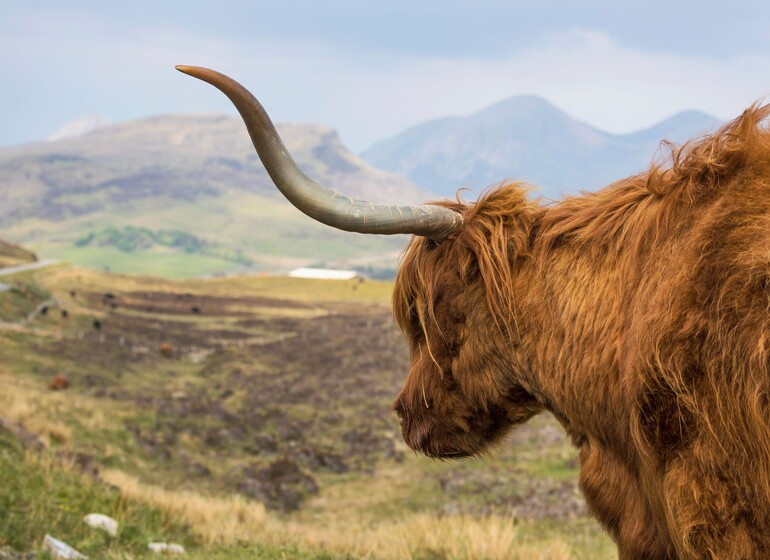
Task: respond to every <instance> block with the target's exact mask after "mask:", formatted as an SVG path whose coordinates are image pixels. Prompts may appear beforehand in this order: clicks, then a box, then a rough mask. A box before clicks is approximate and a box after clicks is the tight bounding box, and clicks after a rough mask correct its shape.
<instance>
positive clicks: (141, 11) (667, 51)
mask: <svg viewBox="0 0 770 560" xmlns="http://www.w3.org/2000/svg"><path fill="white" fill-rule="evenodd" d="M712 4H717V3H712ZM718 4H719V5H715V6H714V7H709V6H708V3H705V2H671V1H668V2H663V1H658V0H654V1H650V2H645V3H634V4H633V5H628V4H625V3H623V2H617V0H616V1H604V2H574V1H573V2H567V1H556V0H540V1H539V2H537V5H536V6H535V2H534V1H532V0H529V1H527V2H511V1H509V2H504V1H489V0H476V1H474V2H458V1H453V0H444V1H441V2H433V1H424V2H419V1H417V0H412V1H410V2H407V1H401V0H390V1H387V2H379V1H370V2H367V1H364V0H359V1H355V2H354V1H348V0H333V1H326V2H323V1H320V0H316V1H315V2H307V1H300V0H282V1H280V2H276V1H273V2H259V1H257V2H246V1H237V0H229V1H228V0H224V1H222V0H220V1H218V2H196V1H189V0H188V1H186V2H161V1H159V0H154V1H146V0H134V1H132V2H125V3H120V4H119V3H109V2H95V1H94V2H85V1H82V2H76V1H71V2H67V1H59V2H54V1H45V0H39V1H35V2H24V1H22V0H19V1H16V2H11V1H8V0H0V71H2V74H3V80H2V87H0V106H2V107H3V109H2V122H3V126H2V127H0V146H3V145H11V144H17V143H22V142H29V141H34V140H37V139H41V138H44V137H46V136H47V135H48V134H50V133H51V132H52V131H54V130H55V129H56V128H58V127H59V126H61V125H62V124H64V123H66V122H68V121H70V120H73V119H75V118H77V117H79V116H81V115H82V114H84V113H88V112H95V113H99V114H102V115H104V116H105V117H107V118H109V119H110V120H112V121H122V120H127V119H133V118H139V117H143V116H147V115H151V114H159V113H169V112H177V113H178V112H228V113H232V112H233V111H232V109H231V108H230V106H229V104H228V102H227V101H226V99H225V98H224V97H223V96H222V95H221V94H219V93H218V92H216V91H214V90H213V89H212V88H210V86H207V85H205V84H202V83H198V82H196V81H194V80H192V79H191V78H189V77H186V76H183V75H181V74H179V73H177V72H175V71H174V70H173V67H174V65H175V64H193V65H203V66H210V67H213V68H216V69H218V70H221V71H224V72H226V73H229V74H230V75H232V76H233V77H234V78H236V79H238V80H239V81H241V82H242V83H243V84H244V85H246V86H247V87H249V88H250V89H251V90H252V91H253V92H254V93H255V95H257V97H259V98H260V99H261V100H262V101H263V103H264V104H265V106H266V107H267V109H268V111H269V112H270V113H271V114H272V115H273V116H274V118H275V119H276V120H279V121H294V122H301V121H313V122H321V123H324V124H327V125H330V126H333V127H335V128H337V129H338V130H339V131H340V134H341V136H342V139H343V141H345V142H346V143H347V144H348V145H349V146H350V147H351V148H353V149H354V150H362V149H364V148H366V147H368V146H369V145H370V144H371V143H372V142H374V141H376V140H379V139H382V138H385V137H388V136H391V135H393V134H395V133H397V132H400V131H401V130H403V129H404V128H405V127H407V126H409V125H412V124H416V123H418V122H421V121H424V120H426V119H429V118H436V117H441V116H446V115H459V114H467V113H471V112H474V111H477V110H479V109H482V108H484V107H485V106H487V105H489V104H491V103H494V102H496V101H499V100H501V99H504V98H506V97H509V96H511V95H515V94H520V93H532V94H536V95H541V96H543V97H545V98H547V99H549V100H550V101H551V102H553V103H555V104H556V105H558V106H559V107H561V108H562V109H564V110H566V111H568V112H570V113H571V114H572V115H574V116H576V117H578V118H581V119H583V120H585V121H587V122H589V123H590V124H593V125H595V126H598V127H601V128H603V129H606V130H610V131H615V132H625V131H630V130H634V129H638V128H641V127H644V126H647V125H650V124H652V123H653V122H655V121H657V120H660V119H662V118H665V117H667V116H669V115H671V114H672V113H674V112H677V111H679V110H682V109H687V108H694V109H700V110H703V111H707V112H710V113H712V114H714V115H715V116H717V117H720V118H723V119H727V118H731V117H733V116H735V115H737V114H738V113H739V112H740V111H741V110H742V109H743V108H745V106H747V105H748V104H750V103H751V102H753V101H754V100H756V99H758V98H761V97H764V96H767V95H768V94H770V2H767V1H764V2H760V1H752V2H748V1H743V0H737V1H735V0H734V1H731V2H720V3H718Z"/></svg>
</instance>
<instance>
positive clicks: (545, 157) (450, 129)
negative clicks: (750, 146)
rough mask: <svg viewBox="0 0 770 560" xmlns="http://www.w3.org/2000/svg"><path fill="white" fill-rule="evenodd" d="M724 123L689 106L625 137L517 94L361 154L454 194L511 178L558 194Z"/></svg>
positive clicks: (606, 178) (644, 162) (615, 175)
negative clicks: (668, 143) (662, 144)
mask: <svg viewBox="0 0 770 560" xmlns="http://www.w3.org/2000/svg"><path fill="white" fill-rule="evenodd" d="M718 124H719V120H718V119H716V118H715V117H712V116H711V115H708V114H706V113H703V112H701V111H695V110H687V111H682V112H680V113H677V114H675V115H672V116H671V117H669V118H667V119H664V120H663V121H660V122H658V123H655V124H653V125H651V126H650V127H647V128H644V129H642V130H638V131H634V132H631V133H626V134H613V133H610V132H606V131H603V130H600V129H599V128H596V127H594V126H592V125H590V124H587V123H585V122H583V121H581V120H579V119H576V118H574V117H572V116H570V115H569V114H567V113H566V112H564V111H562V110H561V109H559V108H558V107H556V106H555V105H553V104H552V103H550V102H549V101H547V100H545V99H543V98H541V97H538V96H533V95H520V96H513V97H510V98H507V99H504V100H502V101H499V102H497V103H494V104H493V105H490V106H489V107H486V108H484V109H482V110H480V111H476V112H474V113H471V114H469V115H466V116H456V117H445V118H441V119H435V120H431V121H426V122H423V123H419V124H417V125H414V126H412V127H410V128H408V129H406V130H405V131H403V132H401V133H399V134H397V135H395V136H393V137H391V138H389V139H386V140H382V141H380V142H378V143H375V144H374V145H373V146H372V147H370V148H369V149H367V150H365V151H364V152H363V153H362V154H361V157H363V158H364V159H365V160H367V161H369V162H370V163H372V165H375V166H376V167H379V168H382V169H386V170H388V171H392V172H394V173H399V174H401V175H403V176H406V177H408V178H410V179H411V180H412V181H413V182H414V183H416V184H417V185H419V186H420V187H422V188H424V189H426V190H430V191H435V192H438V193H440V194H442V195H444V196H447V197H452V196H454V193H455V191H456V190H457V189H458V188H461V187H470V188H471V189H473V190H476V191H479V190H481V189H483V188H485V187H487V186H489V185H492V184H496V183H498V182H500V181H503V180H506V179H509V178H512V179H515V180H524V181H526V182H529V183H532V184H533V185H535V186H536V187H539V188H541V192H542V194H544V195H545V196H547V197H551V198H557V197H558V196H560V195H561V194H572V193H575V192H577V191H580V190H595V189H598V188H601V187H602V186H604V185H606V184H608V183H610V182H612V181H614V180H617V179H620V178H621V177H625V176H628V175H631V174H634V173H638V172H641V171H643V170H644V169H646V168H647V167H648V166H649V164H650V161H651V160H652V159H653V157H654V155H655V154H656V153H657V152H658V149H659V146H660V141H661V140H662V139H663V138H665V137H668V139H670V140H671V141H673V142H674V143H682V142H684V141H686V140H687V139H688V138H690V137H691V136H693V135H697V134H699V133H703V132H705V131H708V130H710V129H713V128H714V127H715V126H716V125H718Z"/></svg>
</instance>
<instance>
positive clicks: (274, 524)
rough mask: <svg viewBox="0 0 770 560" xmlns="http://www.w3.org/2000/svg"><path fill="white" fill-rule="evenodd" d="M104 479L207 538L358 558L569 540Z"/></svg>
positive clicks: (454, 521)
mask: <svg viewBox="0 0 770 560" xmlns="http://www.w3.org/2000/svg"><path fill="white" fill-rule="evenodd" d="M102 478H103V479H104V480H105V481H107V482H108V483H110V484H113V485H115V486H117V487H118V488H120V490H121V492H122V493H123V494H124V495H125V496H126V497H128V498H131V499H134V500H139V501H142V502H145V503H147V504H149V505H151V506H153V507H158V508H160V509H162V510H164V511H166V512H168V513H169V514H170V515H172V516H174V517H175V518H178V519H180V520H182V521H184V522H185V523H187V524H189V526H190V527H191V529H192V530H193V532H194V533H195V534H196V535H198V537H200V539H201V540H202V541H203V542H204V543H206V544H208V545H228V544H236V543H263V544H272V545H296V546H300V547H310V548H318V549H323V550H326V551H328V552H331V553H338V554H352V555H354V556H358V557H361V558H371V559H394V560H395V559H401V558H410V557H413V556H415V555H421V554H423V555H424V553H426V552H428V551H430V552H431V553H433V554H435V555H436V556H437V557H441V558H447V559H453V560H483V559H487V560H503V559H519V560H566V559H568V558H571V557H572V555H571V551H570V548H569V546H568V545H567V544H566V543H564V542H563V541H561V540H559V539H555V540H548V541H543V542H527V541H525V540H523V539H521V538H520V536H519V531H518V529H517V527H516V526H515V524H514V520H513V519H511V518H505V517H495V516H491V517H487V518H482V519H478V518H473V517H467V516H447V517H435V516H431V515H427V514H419V515H411V516H409V517H407V518H405V519H403V520H399V521H389V522H382V523H377V522H376V521H375V520H366V519H359V522H358V523H337V524H336V523H333V522H332V523H329V520H328V519H326V518H321V519H318V520H317V521H316V522H307V521H306V522H296V521H290V520H286V521H284V520H280V519H278V518H277V517H274V516H272V515H271V514H269V513H268V512H266V511H265V508H264V506H262V504H259V503H255V502H250V501H247V500H245V499H243V498H242V497H240V496H228V497H212V496H203V495H200V494H196V493H193V492H189V491H178V490H167V489H164V488H160V487H157V486H151V485H147V484H143V483H142V482H140V481H139V480H138V479H136V478H135V477H132V476H130V475H128V474H126V473H123V472H121V471H118V470H108V471H104V472H103V473H102Z"/></svg>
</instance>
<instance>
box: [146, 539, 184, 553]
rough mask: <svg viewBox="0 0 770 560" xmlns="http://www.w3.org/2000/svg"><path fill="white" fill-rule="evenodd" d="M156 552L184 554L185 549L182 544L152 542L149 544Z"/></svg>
mask: <svg viewBox="0 0 770 560" xmlns="http://www.w3.org/2000/svg"><path fill="white" fill-rule="evenodd" d="M147 546H148V547H149V549H150V550H152V551H153V552H154V553H155V554H184V553H185V550H184V547H183V546H182V545H181V544H176V543H164V542H151V543H149V544H148V545H147Z"/></svg>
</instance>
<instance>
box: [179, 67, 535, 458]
mask: <svg viewBox="0 0 770 560" xmlns="http://www.w3.org/2000/svg"><path fill="white" fill-rule="evenodd" d="M177 68H178V69H179V70H180V71H182V72H184V73H186V74H190V75H192V76H195V77H197V78H200V79H202V80H204V81H206V82H208V83H210V84H212V85H214V86H215V87H217V88H219V89H220V90H222V92H224V93H225V94H226V95H227V96H228V97H229V98H230V100H231V101H232V102H233V103H234V104H235V106H236V108H237V109H238V111H239V112H240V114H241V116H242V117H243V120H244V122H245V123H246V128H247V129H248V132H249V135H250V136H251V139H252V142H253V143H254V147H255V148H256V150H257V153H258V154H259V157H260V159H261V160H262V162H263V164H264V165H265V168H266V169H267V172H268V173H269V175H270V177H271V178H272V180H273V182H274V183H275V184H276V186H277V187H278V189H279V190H280V191H281V192H282V193H283V194H284V196H286V198H287V199H288V200H289V201H290V202H291V203H292V204H294V205H295V206H296V207H297V208H298V209H300V210H301V211H302V212H304V213H305V214H307V215H308V216H310V217H312V218H314V219H316V220H318V221H320V222H323V223H325V224H328V225H330V226H332V227H336V228H339V229H343V230H346V231H354V232H359V233H376V234H396V233H411V234H414V235H415V236H416V237H415V238H414V239H413V240H412V241H411V243H410V245H409V247H408V249H407V251H406V254H405V257H404V261H403V263H402V266H401V269H400V271H399V274H398V277H397V279H396V285H395V290H394V296H393V304H394V313H395V317H396V321H397V322H398V324H399V326H400V327H401V328H402V330H403V331H404V332H405V334H406V335H407V338H408V339H409V343H410V347H411V367H410V370H409V375H408V378H407V381H406V384H405V386H404V388H403V390H402V391H401V393H400V395H399V396H398V398H397V399H396V402H395V404H394V408H395V410H396V412H397V414H398V415H399V417H400V419H401V424H402V430H403V435H404V439H405V441H406V442H407V444H408V445H409V446H410V447H412V448H413V449H416V450H419V451H422V452H424V453H426V454H427V455H430V456H432V457H464V456H468V455H474V454H477V453H479V452H480V451H482V450H483V449H484V447H485V446H486V445H488V444H489V443H491V442H494V441H495V440H497V439H499V438H500V437H501V436H502V435H504V434H505V433H506V431H507V430H508V429H509V428H510V427H511V426H513V425H515V424H517V423H520V422H523V421H525V420H527V419H528V418H530V417H531V416H532V415H534V414H536V413H537V412H539V411H540V410H541V409H542V405H541V404H540V403H539V402H538V401H537V400H536V399H535V398H534V397H533V395H532V394H531V390H530V389H529V385H528V384H527V382H526V376H525V375H524V374H523V372H522V371H521V369H522V368H523V367H525V366H524V365H523V364H522V363H520V360H519V359H518V358H517V345H518V343H519V333H518V332H517V320H516V304H515V294H516V291H517V274H516V271H517V267H518V266H519V265H522V264H524V263H525V262H526V259H527V255H528V254H529V239H530V233H531V226H532V222H533V215H534V213H535V210H534V207H533V206H532V205H531V204H530V203H529V202H527V200H526V196H525V194H524V191H523V189H522V188H521V187H519V186H518V185H508V186H506V187H502V188H499V189H496V190H495V191H492V192H490V193H489V194H488V195H487V196H486V197H484V198H483V199H482V200H480V201H479V202H478V203H476V204H472V205H464V204H459V203H446V202H445V203H434V204H425V205H421V206H388V205H381V204H374V203H370V202H365V201H357V200H354V199H351V198H349V197H346V196H341V195H339V194H337V193H335V192H334V191H331V190H329V189H326V188H324V187H322V186H321V185H319V184H317V183H315V182H314V181H312V180H311V179H309V178H308V177H306V176H305V175H304V174H303V173H302V171H300V170H299V168H298V167H297V165H296V163H295V162H294V160H293V159H292V158H291V156H290V155H289V153H288V151H287V150H286V148H285V146H284V145H283V142H282V141H281V139H280V138H279V136H278V133H277V131H276V130H275V127H274V126H273V124H272V122H271V121H270V118H269V117H268V115H267V113H266V112H265V111H264V109H263V108H262V106H261V105H260V104H259V102H258V101H257V100H256V99H255V98H254V97H253V96H252V95H251V94H250V93H249V92H248V91H247V90H246V89H245V88H243V87H242V86H241V85H240V84H238V83H237V82H235V81H233V80H232V79H230V78H228V77H227V76H224V75H222V74H219V73H218V72H214V71H213V70H208V69H205V68H198V67H188V66H179V67H177Z"/></svg>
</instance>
